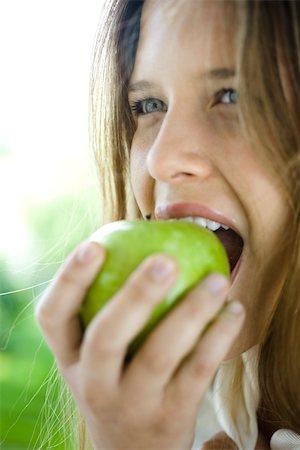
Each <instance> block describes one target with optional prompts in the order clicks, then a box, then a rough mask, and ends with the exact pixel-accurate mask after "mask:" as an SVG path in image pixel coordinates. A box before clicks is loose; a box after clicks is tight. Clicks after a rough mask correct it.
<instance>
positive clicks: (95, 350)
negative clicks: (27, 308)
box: [81, 255, 177, 395]
mask: <svg viewBox="0 0 300 450" xmlns="http://www.w3.org/2000/svg"><path fill="white" fill-rule="evenodd" d="M176 275H177V268H176V265H175V262H174V261H172V260H171V259H170V258H168V257H167V256H165V255H154V256H151V257H150V258H148V259H147V260H146V261H144V262H143V263H142V264H141V266H140V267H139V268H138V269H137V270H136V271H135V272H134V273H133V274H132V275H131V277H130V278H129V279H128V280H127V282H126V284H125V285H124V287H123V288H122V289H121V290H120V291H119V293H118V294H117V295H116V296H115V297H114V298H113V299H112V300H111V301H110V302H109V303H107V304H106V305H105V307H104V308H103V309H102V311H101V312H100V313H99V314H98V315H97V316H96V317H95V318H94V319H93V321H92V322H91V324H90V326H89V327H88V329H87V330H86V333H85V336H84V339H83V343H82V348H81V362H82V370H83V371H84V372H85V382H86V383H87V386H93V382H95V381H97V386H98V387H99V388H100V386H101V388H102V391H105V393H108V392H112V391H113V390H115V389H117V386H118V384H119V380H120V376H121V372H122V369H123V364H124V359H125V355H126V352H127V348H128V345H129V344H130V342H131V341H132V340H133V339H134V338H135V337H136V336H137V334H138V333H139V332H140V331H141V329H142V328H143V327H144V326H145V324H146V322H147V321H148V319H149V317H150V315H151V313H152V311H153V308H154V306H155V305H157V304H158V303H160V302H161V301H162V299H163V298H164V297H165V296H166V295H167V293H168V292H169V290H170V288H171V286H172V285H173V283H174V282H175V279H176ZM91 394H92V393H91ZM92 395H93V394H92Z"/></svg>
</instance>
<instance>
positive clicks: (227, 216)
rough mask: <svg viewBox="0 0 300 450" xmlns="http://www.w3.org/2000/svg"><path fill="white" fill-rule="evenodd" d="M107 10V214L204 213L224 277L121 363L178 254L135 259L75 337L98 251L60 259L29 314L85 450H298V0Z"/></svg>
mask: <svg viewBox="0 0 300 450" xmlns="http://www.w3.org/2000/svg"><path fill="white" fill-rule="evenodd" d="M102 16H103V17H102V18H103V20H102V21H101V25H100V28H99V29H100V32H99V38H98V40H97V46H96V53H95V59H94V72H93V78H92V91H91V94H92V96H91V125H92V133H93V138H94V140H93V143H94V146H95V148H96V150H97V155H98V158H97V163H98V167H99V169H100V179H101V182H102V186H103V192H104V199H105V202H106V203H105V207H104V210H105V217H104V221H105V222H107V221H113V220H118V219H121V218H133V217H139V218H141V219H145V220H146V219H149V218H151V219H153V220H168V219H170V218H183V217H203V218H206V219H209V220H212V221H214V222H217V223H219V224H223V225H226V226H227V227H228V228H229V229H228V231H227V232H222V233H220V239H221V240H222V241H223V243H224V245H225V247H226V249H227V251H228V253H229V255H231V258H232V260H233V263H232V275H231V281H230V283H229V282H228V281H226V280H225V279H224V278H222V277H221V276H220V275H217V274H212V275H210V276H209V277H207V278H206V279H205V280H204V281H203V282H201V283H199V285H198V286H197V287H195V288H194V289H193V290H192V291H191V292H190V293H189V294H188V295H187V296H186V298H185V299H184V300H183V301H182V302H181V303H180V305H178V307H176V308H175V309H174V310H173V311H172V313H170V315H169V316H168V317H166V318H165V319H164V321H163V322H162V323H161V324H160V325H159V326H158V327H157V328H156V329H155V330H154V331H153V333H151V335H150V336H149V337H148V339H147V341H146V342H145V344H144V345H143V347H142V348H141V349H140V350H139V352H138V353H137V354H136V356H135V357H134V359H133V360H132V361H131V363H130V364H129V365H128V366H124V356H125V354H126V348H127V345H128V343H129V342H130V341H131V340H132V338H133V337H134V336H135V335H136V334H137V332H138V331H139V330H140V329H141V328H142V327H143V324H144V323H145V322H146V320H147V317H148V316H149V314H150V311H151V310H152V308H153V306H154V305H155V304H156V303H158V302H159V301H161V299H162V298H163V297H164V296H165V294H166V293H167V292H168V290H169V289H170V287H171V286H172V284H173V283H174V280H175V279H176V276H177V268H176V265H175V264H174V261H172V260H170V258H168V257H167V256H166V255H155V256H153V257H151V258H149V259H148V260H146V261H145V262H144V263H143V264H142V265H141V266H140V267H139V268H138V270H137V271H136V272H135V273H134V275H133V276H132V277H131V278H130V279H129V280H128V282H127V283H126V285H125V286H124V287H123V288H122V289H121V290H120V291H119V293H118V294H117V295H116V296H115V297H114V298H113V299H112V301H111V302H110V303H109V305H108V306H107V307H106V308H105V309H104V310H103V311H102V312H100V313H99V314H98V315H97V317H96V318H95V319H94V320H93V321H92V323H91V324H90V326H89V327H88V329H87V331H86V332H85V334H83V333H82V330H81V327H80V322H79V320H78V317H77V314H78V310H79V308H80V305H81V303H82V301H83V299H84V295H85V292H86V290H87V289H88V287H89V285H90V284H91V282H92V281H93V278H94V277H95V275H96V273H97V271H98V270H99V269H100V268H101V264H102V263H103V261H104V259H105V252H104V250H103V248H102V247H101V246H100V245H98V244H96V243H93V242H86V243H84V244H82V245H81V246H80V247H79V249H77V250H76V251H75V252H74V253H73V254H72V255H71V256H70V258H69V259H68V260H67V262H66V263H65V264H64V265H63V267H62V269H61V270H60V271H59V273H58V274H57V276H56V278H55V280H54V281H53V283H52V284H51V285H50V286H49V288H48V290H47V292H46V293H45V295H44V296H43V298H42V300H41V302H40V304H39V306H38V308H37V318H38V321H39V323H40V326H41V328H42V329H43V332H44V335H45V337H46V339H47V341H48V343H49V346H50V347H51V349H52V350H53V352H54V354H55V356H56V359H57V363H58V368H59V370H60V372H61V374H62V375H63V377H64V378H65V380H66V382H67V384H68V385H69V387H70V389H71V391H72V393H73V395H74V398H75V400H76V402H77V404H78V407H79V410H80V411H81V414H82V416H83V418H84V420H85V423H86V427H87V429H88V433H89V436H90V439H91V442H92V446H93V448H94V449H97V450H98V449H99V450H100V449H116V450H121V449H130V450H133V449H138V450H143V449H145V450H146V449H147V450H150V449H151V450H156V449H157V450H158V449H159V450H161V449H168V450H175V449H176V450H177V449H182V450H187V449H191V448H193V449H199V448H203V449H209V448H217V449H220V448H238V449H241V450H252V449H258V448H260V449H269V448H271V449H272V450H275V449H276V450H277V449H287V448H289V449H299V448H300V389H299V376H300V347H299V345H298V343H299V341H300V326H299V324H300V258H299V248H300V247H299V246H300V229H299V217H300V207H299V199H300V3H299V2H297V1H292V0H291V1H281V0H278V1H274V2H273V1H268V2H263V1H258V0H252V1H250V0H249V1H246V0H245V1H243V2H240V1H224V2H223V1H221V0H220V1H214V0H211V1H205V0H204V1H200V0H189V1H186V0H166V1H164V2H162V1H161V0H145V1H144V2H142V1H126V0H108V1H107V2H106V4H105V7H104V9H103V13H102ZM232 255H235V256H232ZM225 303H226V304H227V306H226V307H225V309H224V307H223V306H224V305H225ZM220 311H222V312H220ZM208 323H210V326H209V327H208V328H207V324H208ZM203 330H206V331H205V332H204V331H203ZM208 410H210V411H211V414H212V416H209V417H208ZM207 417H208V418H207ZM207 421H208V422H207ZM209 428H210V429H209ZM203 440H206V443H205V444H204V443H203Z"/></svg>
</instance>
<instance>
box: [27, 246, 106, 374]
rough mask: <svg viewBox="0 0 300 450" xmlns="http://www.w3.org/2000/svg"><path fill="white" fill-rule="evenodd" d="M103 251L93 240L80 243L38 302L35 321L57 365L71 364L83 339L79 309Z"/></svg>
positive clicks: (96, 270)
mask: <svg viewBox="0 0 300 450" xmlns="http://www.w3.org/2000/svg"><path fill="white" fill-rule="evenodd" d="M104 253H105V252H104V249H103V248H102V247H101V246H100V245H99V244H97V243H96V242H85V243H83V244H82V245H81V246H79V247H78V248H77V250H75V251H74V252H73V254H72V255H71V256H70V257H69V258H68V259H67V261H66V262H65V264H64V265H63V266H62V268H61V269H60V271H59V272H58V274H57V275H56V277H55V279H54V281H53V282H52V283H51V285H50V286H49V287H48V289H47V290H46V292H45V293H44V295H43V297H42V299H41V300H40V302H39V304H38V305H37V308H36V318H37V321H38V323H39V325H40V327H41V328H42V331H43V334H44V336H45V338H46V341H47V343H48V345H49V347H50V348H51V350H52V351H53V353H54V355H55V357H56V359H57V361H58V364H59V365H60V366H67V365H69V364H72V363H73V362H75V361H76V360H77V358H78V352H79V346H80V342H81V339H82V330H81V325H80V322H79V318H78V311H79V308H80V305H81V303H82V301H83V299H84V297H85V294H86V291H87V289H88V287H89V286H90V284H91V283H92V281H93V279H94V278H95V276H96V274H97V272H98V270H99V269H100V267H101V264H102V263H103V261H104Z"/></svg>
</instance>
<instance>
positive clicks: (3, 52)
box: [0, 0, 102, 260]
mask: <svg viewBox="0 0 300 450" xmlns="http://www.w3.org/2000/svg"><path fill="white" fill-rule="evenodd" d="M101 4H102V0H26V1H24V0H0V66H1V68H0V201H1V203H0V204H1V217H0V254H3V253H4V254H5V255H7V257H8V258H13V259H14V260H16V259H18V258H19V257H20V255H21V254H24V253H26V248H27V245H28V244H27V230H26V227H25V225H24V221H23V214H24V209H26V208H27V207H28V205H30V204H32V205H36V206H37V207H38V205H39V204H42V203H43V202H47V201H48V200H49V199H50V200H51V199H53V198H55V197H57V196H59V195H62V194H63V193H65V192H76V191H80V190H82V189H86V188H87V189H89V188H90V186H91V184H93V183H95V180H93V172H92V170H91V157H90V151H89V148H88V134H87V130H88V114H87V111H88V84H89V71H90V63H91V55H92V48H93V43H94V37H95V33H96V28H97V23H98V20H99V14H100V12H101Z"/></svg>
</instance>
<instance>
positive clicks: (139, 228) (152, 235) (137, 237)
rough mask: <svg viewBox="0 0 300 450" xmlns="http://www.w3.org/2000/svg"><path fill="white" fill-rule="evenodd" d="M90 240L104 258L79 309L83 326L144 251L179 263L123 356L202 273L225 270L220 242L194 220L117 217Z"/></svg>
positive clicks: (227, 271)
mask: <svg viewBox="0 0 300 450" xmlns="http://www.w3.org/2000/svg"><path fill="white" fill-rule="evenodd" d="M91 240H92V241H96V242H98V243H100V244H101V245H102V246H104V247H105V249H106V259H105V262H104V264H103V266H102V268H101V270H100V271H99V273H98V275H97V276H96V278H95V280H94V282H93V283H92V285H91V286H90V288H89V290H88V292H87V295H86V297H85V299H84V302H83V304H82V307H81V310H80V318H81V321H82V324H83V327H84V328H86V327H87V326H88V324H89V322H90V321H91V320H92V319H93V317H94V316H95V315H96V314H97V313H98V311H99V310H101V309H102V308H103V307H104V305H105V304H106V303H107V302H108V301H109V300H110V299H111V298H112V297H113V295H114V294H116V292H117V291H118V290H119V289H120V288H121V287H122V285H123V284H124V283H125V281H126V280H127V278H128V277H129V275H130V274H131V273H132V272H133V271H134V270H135V269H136V268H137V267H138V266H139V265H140V264H141V262H142V261H143V260H144V259H145V258H147V257H148V256H150V255H152V254H154V253H164V254H166V255H169V256H171V257H172V258H173V259H174V260H175V261H176V263H177V265H178V268H179V274H178V278H177V281H176V282H175V284H174V286H173V288H172V289H171V290H170V292H169V294H168V296H167V297H166V298H164V299H163V300H162V302H161V303H160V304H159V305H157V306H156V307H155V308H154V310H153V312H152V315H151V317H150V318H149V321H148V322H147V324H146V325H145V327H144V328H143V330H142V331H141V332H140V333H139V334H138V336H137V337H136V338H135V339H134V340H133V341H132V342H131V344H130V345H129V348H128V353H127V359H131V357H132V356H133V355H134V353H135V352H136V351H137V350H138V348H139V347H140V346H141V344H142V343H143V341H144V340H145V338H146V337H147V335H148V334H149V333H150V332H151V330H152V329H153V328H154V327H155V326H156V325H157V324H158V322H159V321H160V320H161V319H162V318H163V317H164V316H165V315H166V314H167V313H168V312H169V311H170V310H171V309H172V308H173V307H174V306H175V305H176V304H177V303H178V302H179V301H180V300H181V299H182V298H183V297H184V296H185V294H186V293H187V292H188V291H189V290H190V289H191V288H192V287H193V286H195V284H197V282H199V281H200V280H201V279H202V278H203V277H205V276H206V275H208V274H209V273H211V272H219V273H221V274H223V275H225V276H227V277H229V275H230V268H229V262H228V258H227V254H226V251H225V249H224V247H223V245H222V243H221V241H220V240H219V239H218V237H217V236H216V235H215V234H214V233H213V232H212V231H209V230H207V229H205V228H202V227H200V226H198V225H196V224H194V223H190V222H184V221H178V220H168V221H144V220H134V221H125V220H122V221H117V222H112V223H109V224H107V225H104V226H103V227H101V228H100V229H99V230H97V231H96V232H95V233H94V234H93V235H92V236H91ZM116 332H117V330H116Z"/></svg>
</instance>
